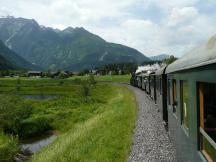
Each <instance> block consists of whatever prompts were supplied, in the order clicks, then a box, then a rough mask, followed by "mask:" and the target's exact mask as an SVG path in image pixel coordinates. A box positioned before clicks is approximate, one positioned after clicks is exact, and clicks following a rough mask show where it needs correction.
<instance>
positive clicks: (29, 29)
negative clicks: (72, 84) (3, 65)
mask: <svg viewBox="0 0 216 162" xmlns="http://www.w3.org/2000/svg"><path fill="white" fill-rule="evenodd" d="M0 40H2V41H3V42H4V43H5V45H6V46H7V47H8V48H10V49H12V50H13V51H15V52H16V53H18V54H19V55H20V56H21V57H23V58H24V59H26V60H27V61H29V62H31V63H33V64H35V65H37V66H40V67H42V68H43V69H67V70H74V71H75V70H76V71H79V70H82V69H86V68H94V67H98V66H100V65H105V64H110V63H122V62H145V61H149V60H150V59H149V58H148V57H146V56H144V55H143V54H142V53H140V52H139V51H137V50H135V49H133V48H129V47H126V46H123V45H120V44H114V43H109V42H106V41H105V40H103V39H102V38H100V37H99V36H97V35H94V34H92V33H90V32H88V31H87V30H85V29H84V28H72V27H68V28H66V29H65V30H57V29H53V28H49V27H43V26H40V25H39V24H38V23H37V22H36V21H35V20H31V19H24V18H14V17H8V18H0Z"/></svg>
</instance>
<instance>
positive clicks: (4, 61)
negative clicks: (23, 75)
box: [0, 41, 36, 70]
mask: <svg viewBox="0 0 216 162" xmlns="http://www.w3.org/2000/svg"><path fill="white" fill-rule="evenodd" d="M16 69H17V70H18V69H36V67H35V66H34V65H32V64H30V63H29V62H27V61H26V60H25V59H23V58H22V57H20V56H19V55H17V54H16V53H15V52H13V51H11V50H10V49H9V48H7V47H6V46H5V45H4V43H3V42H2V41H0V70H16Z"/></svg>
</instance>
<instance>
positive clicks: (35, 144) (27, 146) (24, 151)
mask: <svg viewBox="0 0 216 162" xmlns="http://www.w3.org/2000/svg"><path fill="white" fill-rule="evenodd" d="M56 138H57V135H56V134H54V133H49V134H46V135H44V136H42V137H34V138H31V139H25V140H20V144H19V145H20V148H21V150H20V152H19V153H17V154H16V156H15V157H14V160H13V162H26V161H28V160H29V159H31V156H32V155H33V154H35V153H37V152H39V151H40V150H41V149H42V148H44V147H46V146H48V145H49V144H51V143H52V142H53V141H54V140H55V139H56Z"/></svg>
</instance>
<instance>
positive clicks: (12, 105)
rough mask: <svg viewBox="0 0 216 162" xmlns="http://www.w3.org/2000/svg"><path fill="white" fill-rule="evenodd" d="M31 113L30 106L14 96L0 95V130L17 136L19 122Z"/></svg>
mask: <svg viewBox="0 0 216 162" xmlns="http://www.w3.org/2000/svg"><path fill="white" fill-rule="evenodd" d="M31 113H32V106H31V105H30V104H28V103H26V102H25V101H24V100H22V99H21V98H19V97H17V96H14V95H4V96H3V95H0V123H1V124H0V129H1V130H3V131H4V132H5V133H9V134H18V132H19V129H20V124H21V121H22V120H24V119H26V118H28V117H29V116H30V115H31Z"/></svg>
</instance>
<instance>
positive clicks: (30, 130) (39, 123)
mask: <svg viewBox="0 0 216 162" xmlns="http://www.w3.org/2000/svg"><path fill="white" fill-rule="evenodd" d="M51 121H52V119H51V118H50V117H48V116H39V117H33V118H29V119H26V120H24V121H22V123H21V126H20V130H19V135H20V137H22V138H23V137H32V136H37V135H40V134H42V133H44V132H46V131H48V130H51V129H52V126H51V125H50V123H51Z"/></svg>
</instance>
